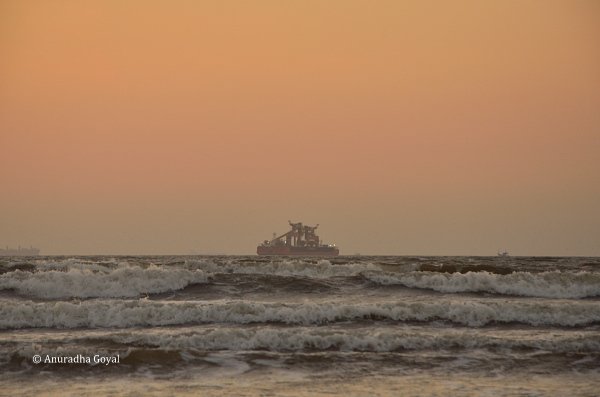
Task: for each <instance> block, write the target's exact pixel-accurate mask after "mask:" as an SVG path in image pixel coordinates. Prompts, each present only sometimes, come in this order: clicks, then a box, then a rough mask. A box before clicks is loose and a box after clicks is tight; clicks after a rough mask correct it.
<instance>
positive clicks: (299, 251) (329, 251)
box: [256, 245, 340, 256]
mask: <svg viewBox="0 0 600 397" xmlns="http://www.w3.org/2000/svg"><path fill="white" fill-rule="evenodd" d="M256 253H257V254H258V255H265V256H338V255H339V254H340V250H339V249H337V248H336V247H328V246H324V247H291V246H261V245H259V246H258V247H256Z"/></svg>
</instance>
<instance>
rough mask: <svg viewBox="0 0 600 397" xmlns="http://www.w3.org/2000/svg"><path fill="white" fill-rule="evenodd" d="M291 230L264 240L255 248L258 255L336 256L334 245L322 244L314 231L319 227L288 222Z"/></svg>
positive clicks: (337, 253)
mask: <svg viewBox="0 0 600 397" xmlns="http://www.w3.org/2000/svg"><path fill="white" fill-rule="evenodd" d="M288 223H289V224H290V226H291V227H292V230H290V231H288V232H287V233H284V234H282V235H280V236H277V235H276V234H273V238H272V239H271V240H265V241H263V242H262V244H260V245H259V246H258V247H256V253H257V254H258V255H293V256H338V255H339V254H340V250H339V249H338V248H337V247H336V246H335V244H323V242H322V241H321V239H320V238H319V236H318V235H317V234H316V233H315V230H316V229H317V228H318V227H319V225H318V224H317V225H316V226H307V225H303V224H302V222H297V223H292V222H291V221H288Z"/></svg>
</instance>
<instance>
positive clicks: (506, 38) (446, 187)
mask: <svg viewBox="0 0 600 397" xmlns="http://www.w3.org/2000/svg"><path fill="white" fill-rule="evenodd" d="M0 189H1V190H0V210H1V215H0V246H5V245H9V246H17V245H19V244H20V245H24V246H25V245H26V246H29V245H34V246H37V247H39V248H41V249H42V253H45V254H161V253H165V254H168V253H183V254H186V253H189V252H190V251H197V252H203V253H221V252H223V253H230V254H251V253H254V252H255V249H256V245H257V243H258V242H260V241H262V240H263V239H266V238H270V237H271V234H272V232H274V231H277V232H279V233H282V232H285V231H286V230H287V221H288V219H289V220H292V221H302V222H305V223H308V224H314V223H319V224H320V225H321V226H320V227H319V231H320V235H321V237H322V238H323V239H324V240H325V241H326V242H335V243H337V244H338V245H339V246H340V248H341V251H342V254H354V253H362V254H400V255H403V254H405V255H412V254H421V255H425V254H432V255H437V254H447V255H454V254H473V255H475V254H483V255H494V254H495V253H496V251H497V250H498V249H499V248H502V249H507V250H509V251H510V252H511V253H512V254H515V255H600V2H598V1H595V0H589V1H588V0H583V1H577V0H564V1H551V0H535V1H533V0H531V1H527V0H521V1H511V0H498V1H492V0H490V1H479V0H474V1H441V0H440V1H400V0H394V1H366V0H365V1H351V0H339V1H332V0H327V1H323V0H318V1H308V0H302V1H280V0H273V1H222V0H215V1H192V0H169V1H167V0H163V1H160V0H154V1H152V0H143V1H142V0H140V1H126V0H102V1H77V0H72V1H41V0H40V1H24V0H15V1H10V0H0Z"/></svg>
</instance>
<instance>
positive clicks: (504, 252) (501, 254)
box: [498, 250, 510, 257]
mask: <svg viewBox="0 0 600 397" xmlns="http://www.w3.org/2000/svg"><path fill="white" fill-rule="evenodd" d="M498 256H503V257H504V256H510V255H508V251H506V250H502V251H500V250H498Z"/></svg>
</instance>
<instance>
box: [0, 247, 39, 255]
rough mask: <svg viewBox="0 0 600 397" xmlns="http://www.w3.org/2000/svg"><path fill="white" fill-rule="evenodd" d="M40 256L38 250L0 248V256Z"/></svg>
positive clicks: (30, 248)
mask: <svg viewBox="0 0 600 397" xmlns="http://www.w3.org/2000/svg"><path fill="white" fill-rule="evenodd" d="M39 254H40V250H39V249H38V248H33V247H29V248H23V247H21V246H19V248H17V249H15V248H8V247H6V249H4V248H0V256H37V255H39Z"/></svg>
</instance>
